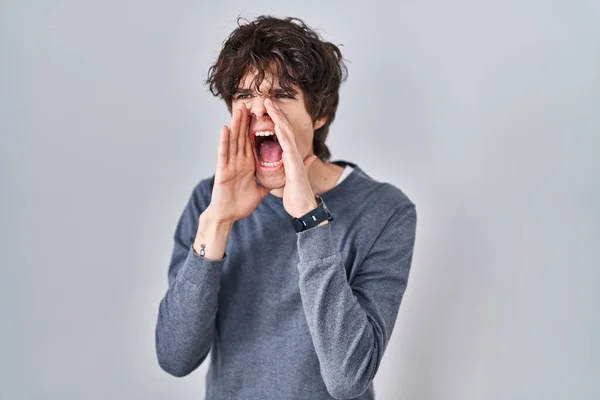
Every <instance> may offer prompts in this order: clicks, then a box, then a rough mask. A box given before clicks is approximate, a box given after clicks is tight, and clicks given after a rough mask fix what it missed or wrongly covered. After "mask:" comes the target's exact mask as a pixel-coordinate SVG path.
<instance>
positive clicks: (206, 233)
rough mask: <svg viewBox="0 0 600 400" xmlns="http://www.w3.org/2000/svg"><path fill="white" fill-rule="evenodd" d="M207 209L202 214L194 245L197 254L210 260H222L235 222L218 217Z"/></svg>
mask: <svg viewBox="0 0 600 400" xmlns="http://www.w3.org/2000/svg"><path fill="white" fill-rule="evenodd" d="M207 211H208V209H207V210H206V211H205V212H203V213H202V214H200V217H199V219H198V231H197V232H196V238H195V239H194V243H193V246H192V247H193V249H194V252H195V253H196V254H198V255H200V256H202V257H204V258H206V259H208V260H221V259H223V257H224V256H225V247H226V246H227V239H228V238H229V233H230V232H231V228H232V227H233V222H232V221H231V222H230V221H222V220H219V219H216V218H214V217H213V215H212V214H211V213H210V212H207Z"/></svg>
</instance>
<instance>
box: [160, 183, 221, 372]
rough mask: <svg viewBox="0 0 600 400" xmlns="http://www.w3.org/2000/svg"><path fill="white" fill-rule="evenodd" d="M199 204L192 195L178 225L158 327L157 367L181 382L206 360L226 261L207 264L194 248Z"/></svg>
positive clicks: (196, 195)
mask: <svg viewBox="0 0 600 400" xmlns="http://www.w3.org/2000/svg"><path fill="white" fill-rule="evenodd" d="M200 204H201V200H200V199H199V195H198V194H197V191H194V194H193V195H192V197H191V198H190V201H189V202H188V204H187V206H186V208H185V210H184V212H183V214H182V216H181V218H180V220H179V223H178V225H177V229H176V231H175V236H174V248H173V254H172V257H171V263H170V265H169V275H168V278H169V287H168V289H167V292H166V294H165V295H164V297H163V298H162V300H161V302H160V305H159V309H158V321H157V324H156V332H155V339H156V354H157V358H158V363H159V365H160V367H161V368H162V369H163V370H165V371H166V372H168V373H169V374H171V375H174V376H178V377H181V376H185V375H188V374H190V373H191V372H192V371H194V370H195V369H196V368H197V367H198V366H199V365H200V364H201V363H202V361H204V359H205V358H206V356H207V355H208V352H209V351H210V348H211V346H212V342H213V339H214V336H215V319H216V314H217V307H218V294H219V285H220V279H221V271H222V267H223V263H224V259H223V260H219V261H211V260H207V259H205V258H203V257H200V256H199V255H197V254H196V253H195V252H194V250H193V248H192V244H193V241H194V238H195V235H196V230H197V228H198V218H199V216H200V207H201V205H200Z"/></svg>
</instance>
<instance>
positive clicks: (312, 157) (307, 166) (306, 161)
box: [304, 154, 317, 171]
mask: <svg viewBox="0 0 600 400" xmlns="http://www.w3.org/2000/svg"><path fill="white" fill-rule="evenodd" d="M316 159H317V156H315V155H314V154H311V155H310V156H308V157H306V158H305V159H304V169H306V170H307V171H308V170H309V169H310V166H311V165H312V163H314V162H315V160H316Z"/></svg>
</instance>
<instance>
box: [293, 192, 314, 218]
mask: <svg viewBox="0 0 600 400" xmlns="http://www.w3.org/2000/svg"><path fill="white" fill-rule="evenodd" d="M317 207H318V204H317V200H316V199H315V196H314V195H313V196H312V197H310V198H308V199H307V200H306V201H305V202H304V204H303V205H302V206H299V207H297V208H296V210H295V211H294V213H293V214H292V217H294V218H300V217H302V216H304V215H306V214H307V213H309V212H311V211H312V210H314V209H315V208H317Z"/></svg>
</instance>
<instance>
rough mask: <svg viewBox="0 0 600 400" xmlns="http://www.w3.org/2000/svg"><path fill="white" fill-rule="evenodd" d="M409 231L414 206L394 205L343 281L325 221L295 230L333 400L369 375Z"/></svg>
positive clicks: (392, 315) (399, 289)
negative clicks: (354, 270) (359, 262)
mask: <svg viewBox="0 0 600 400" xmlns="http://www.w3.org/2000/svg"><path fill="white" fill-rule="evenodd" d="M415 231H416V210H415V207H414V205H410V206H409V207H406V208H403V209H401V210H397V211H396V212H395V213H394V214H393V215H392V216H391V217H390V218H389V220H388V221H387V223H386V224H385V226H384V227H383V229H382V230H381V232H380V233H379V235H378V237H377V239H376V240H375V242H374V243H373V246H372V247H371V249H370V250H369V252H368V254H367V256H366V257H365V259H364V261H363V263H362V265H360V267H359V270H358V273H357V274H356V275H355V276H354V278H353V279H352V281H351V282H348V280H347V277H346V270H345V268H344V265H343V262H342V257H341V254H340V253H339V251H337V250H336V247H335V245H334V241H333V238H332V234H331V226H330V225H329V224H326V225H323V226H319V227H316V228H313V229H309V230H308V231H305V232H302V233H300V234H299V235H298V251H299V257H300V262H299V265H298V268H299V272H300V273H299V275H300V283H299V284H300V294H301V298H302V304H303V307H304V312H305V315H306V319H307V323H308V327H309V330H310V333H311V337H312V340H313V345H314V347H315V351H316V353H317V357H318V359H319V364H320V367H321V375H322V377H323V381H324V382H325V385H326V387H327V390H328V391H329V393H330V394H331V395H332V396H333V397H334V398H336V399H346V398H354V397H357V396H359V395H360V394H361V393H363V392H364V391H366V390H367V389H368V387H369V385H370V384H371V381H372V380H373V378H374V377H375V374H376V372H377V369H378V367H379V364H380V362H381V358H382V356H383V352H384V350H385V348H386V346H387V343H388V341H389V338H390V335H391V333H392V329H393V327H394V323H395V321H396V316H397V314H398V310H399V307H400V302H401V300H402V296H403V294H404V291H405V289H406V285H407V281H408V276H409V271H410V266H411V261H412V254H413V247H414V242H415Z"/></svg>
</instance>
